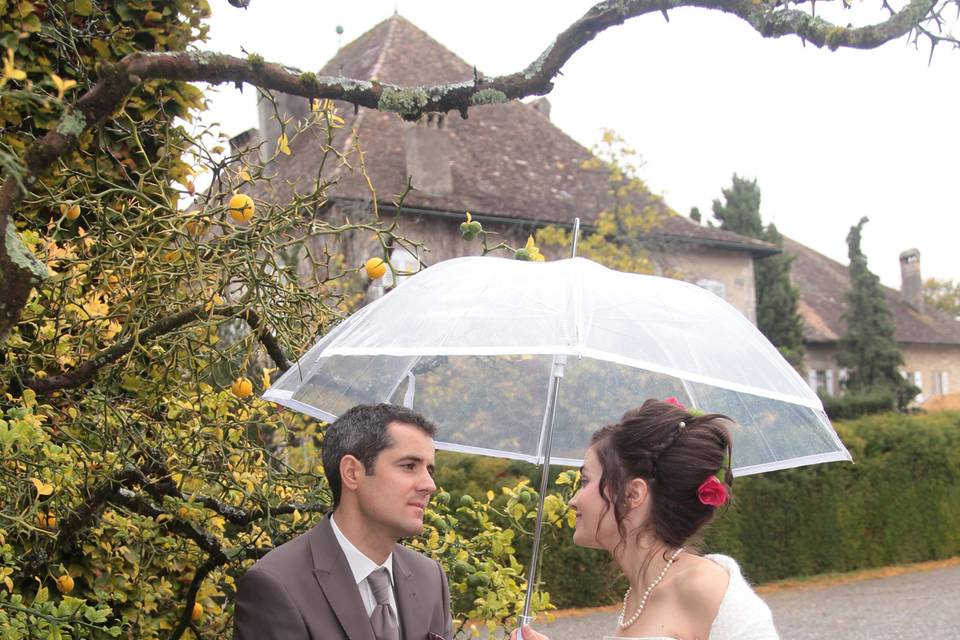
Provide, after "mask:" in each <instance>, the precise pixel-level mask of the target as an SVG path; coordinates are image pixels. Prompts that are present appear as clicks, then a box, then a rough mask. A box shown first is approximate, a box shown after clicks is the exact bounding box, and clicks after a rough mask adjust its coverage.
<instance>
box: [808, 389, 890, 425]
mask: <svg viewBox="0 0 960 640" xmlns="http://www.w3.org/2000/svg"><path fill="white" fill-rule="evenodd" d="M820 399H821V400H822V401H823V408H824V409H825V410H826V412H827V415H828V416H829V417H830V419H831V420H853V419H855V418H859V417H861V416H867V415H871V414H875V413H884V412H887V411H893V410H894V409H896V408H897V397H896V395H895V394H894V393H893V392H892V391H889V390H887V389H868V390H866V391H861V392H848V393H846V394H844V395H842V396H823V397H821V398H820Z"/></svg>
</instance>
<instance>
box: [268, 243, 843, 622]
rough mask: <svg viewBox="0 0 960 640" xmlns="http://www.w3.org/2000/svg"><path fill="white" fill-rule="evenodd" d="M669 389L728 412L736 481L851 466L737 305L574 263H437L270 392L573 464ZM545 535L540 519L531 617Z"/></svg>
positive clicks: (817, 406) (499, 450)
mask: <svg viewBox="0 0 960 640" xmlns="http://www.w3.org/2000/svg"><path fill="white" fill-rule="evenodd" d="M561 380H562V381H563V392H562V393H560V382H561ZM669 396H674V397H676V398H678V399H679V400H680V402H682V403H683V404H684V405H685V406H687V407H690V408H700V409H703V410H705V411H708V412H716V413H722V414H725V415H727V416H730V417H731V418H733V419H734V420H735V421H736V424H734V425H733V426H732V429H731V431H732V435H733V441H734V446H733V460H732V466H733V470H734V473H735V474H736V475H738V476H741V475H747V474H751V473H759V472H762V471H771V470H775V469H785V468H789V467H797V466H801V465H807V464H815V463H821V462H829V461H835V460H850V455H849V453H848V452H847V450H846V448H845V447H844V446H843V443H842V442H841V441H840V439H839V438H838V437H837V435H836V433H835V432H834V430H833V427H832V426H831V424H830V421H829V420H828V419H827V416H826V413H825V412H824V410H823V407H822V404H821V402H820V400H819V398H818V397H817V395H816V394H815V393H814V392H813V391H812V390H811V389H810V388H809V387H808V386H807V384H806V383H805V382H804V380H803V379H802V378H801V377H800V376H799V375H798V374H797V373H796V371H794V369H793V368H792V367H791V366H790V365H789V364H788V363H787V362H786V361H785V360H784V359H783V357H782V356H781V355H780V353H779V352H778V351H777V349H776V348H775V347H773V345H771V344H770V342H769V341H767V339H766V338H765V337H764V336H763V335H762V334H761V333H760V332H759V331H758V330H757V329H756V327H754V326H753V325H752V324H751V323H750V321H749V320H747V319H746V318H745V317H744V316H743V315H741V314H740V312H739V311H737V310H736V309H735V308H734V307H732V306H731V305H729V304H727V303H726V302H725V301H724V300H722V299H721V298H720V297H718V296H716V295H714V294H713V293H710V292H709V291H706V290H705V289H702V288H700V287H697V286H695V285H692V284H689V283H686V282H682V281H680V280H673V279H668V278H660V277H655V276H646V275H638V274H632V273H621V272H618V271H613V270H611V269H607V268H606V267H603V266H601V265H599V264H597V263H595V262H591V261H590V260H586V259H583V258H571V259H567V260H558V261H554V262H545V263H536V262H523V261H517V260H508V259H502V258H492V257H469V258H458V259H454V260H448V261H445V262H441V263H438V264H436V265H434V266H432V267H430V268H429V269H426V270H424V271H422V272H420V273H418V274H417V275H415V276H413V277H412V278H410V279H409V280H407V281H406V282H404V283H403V284H401V285H399V286H398V287H397V288H396V289H395V290H393V291H391V292H390V293H388V294H387V295H385V296H383V297H382V298H380V299H379V300H376V301H375V302H373V303H371V304H369V305H368V306H366V307H364V308H363V309H361V310H360V311H358V312H357V313H355V314H354V315H352V316H351V317H349V318H347V319H346V320H345V321H344V322H342V323H341V324H340V325H339V326H337V327H336V328H335V329H333V330H332V331H330V332H329V333H328V334H327V335H325V336H324V337H323V338H322V339H321V340H320V341H319V342H317V343H316V344H315V345H314V346H313V347H312V348H311V349H310V350H309V351H307V353H306V354H305V355H304V356H303V357H302V358H300V360H299V361H298V362H297V363H296V365H294V366H293V367H291V368H290V369H289V370H288V371H287V372H286V373H285V374H284V375H283V376H281V377H280V378H279V379H278V380H277V382H276V383H275V384H274V385H273V386H272V387H271V388H270V389H269V390H268V391H267V392H266V394H265V395H264V397H265V398H267V399H269V400H272V401H274V402H277V403H279V404H282V405H284V406H287V407H289V408H291V409H295V410H298V411H302V412H304V413H306V414H308V415H311V416H314V417H317V418H320V419H323V420H333V419H335V418H336V416H337V415H339V414H340V413H342V412H343V411H345V410H346V409H348V408H349V407H351V406H353V405H355V404H361V403H376V402H391V403H395V404H401V405H405V406H407V407H411V408H413V409H415V410H416V411H419V412H420V413H422V414H424V415H426V416H427V417H429V418H430V419H431V420H433V421H434V422H436V424H437V425H438V427H439V430H438V433H437V437H436V445H437V448H439V449H446V450H452V451H460V452H468V453H479V454H485V455H492V456H500V457H508V458H514V459H519V460H526V461H529V462H533V463H536V464H542V465H545V466H549V464H550V463H551V462H554V463H559V464H562V465H572V466H579V465H580V464H581V462H582V459H583V455H584V453H585V451H586V449H587V446H588V445H589V437H590V434H591V433H592V432H593V431H594V430H596V429H597V428H598V427H600V426H602V425H604V424H606V423H608V422H610V421H613V420H616V419H618V418H619V416H621V415H622V414H623V412H624V411H625V410H626V409H628V408H631V407H634V406H637V405H639V404H641V403H642V402H643V400H645V399H647V398H666V397H669ZM546 477H547V469H546V468H545V469H544V473H543V481H542V485H541V491H540V498H541V501H542V500H543V497H544V495H545V493H546V491H545V489H546V484H545V483H546ZM541 506H542V504H541ZM541 511H542V510H541ZM539 531H540V519H539V518H538V520H537V525H536V530H535V536H534V551H533V558H534V561H533V562H531V567H530V578H529V581H528V592H527V601H526V604H525V608H524V615H525V616H527V615H528V614H529V603H530V597H531V595H532V593H533V588H534V580H535V567H536V562H535V559H536V558H537V551H538V545H539Z"/></svg>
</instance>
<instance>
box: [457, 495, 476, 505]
mask: <svg viewBox="0 0 960 640" xmlns="http://www.w3.org/2000/svg"><path fill="white" fill-rule="evenodd" d="M474 502H475V501H474V499H473V496H471V495H469V494H464V495H462V496H460V506H461V507H472V506H473V503H474Z"/></svg>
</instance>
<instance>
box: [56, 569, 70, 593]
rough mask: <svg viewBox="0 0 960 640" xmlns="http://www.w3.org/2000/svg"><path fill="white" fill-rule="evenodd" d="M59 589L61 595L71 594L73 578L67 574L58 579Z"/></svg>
mask: <svg viewBox="0 0 960 640" xmlns="http://www.w3.org/2000/svg"><path fill="white" fill-rule="evenodd" d="M57 589H59V590H60V593H70V592H71V591H73V578H71V577H70V574H69V573H65V574H63V575H62V576H60V577H59V578H57Z"/></svg>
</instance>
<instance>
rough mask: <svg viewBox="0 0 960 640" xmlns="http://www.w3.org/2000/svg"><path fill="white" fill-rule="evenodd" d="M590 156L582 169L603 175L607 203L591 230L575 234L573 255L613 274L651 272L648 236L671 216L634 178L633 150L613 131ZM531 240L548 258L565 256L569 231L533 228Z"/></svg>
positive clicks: (552, 227) (641, 183)
mask: <svg viewBox="0 0 960 640" xmlns="http://www.w3.org/2000/svg"><path fill="white" fill-rule="evenodd" d="M593 152H594V153H593V157H592V158H591V159H589V160H587V161H585V162H584V163H583V168H584V169H593V170H603V171H606V172H607V174H608V176H609V183H608V185H609V186H608V194H609V196H610V200H611V203H612V204H611V205H610V206H609V207H608V208H607V209H604V210H603V211H601V212H599V213H598V214H597V217H596V222H595V224H594V228H593V229H592V230H590V231H585V232H584V233H582V234H581V238H580V241H579V243H578V244H577V255H578V256H583V257H584V258H590V259H591V260H594V261H596V262H599V263H600V264H602V265H605V266H607V267H610V268H611V269H616V270H618V271H624V272H628V273H630V272H633V273H653V271H654V265H653V263H652V262H651V260H650V256H649V253H648V251H647V243H648V242H649V240H650V234H651V233H652V232H654V231H655V230H656V229H657V227H659V226H660V225H661V224H662V220H663V218H664V217H665V216H671V215H676V214H675V213H674V212H673V211H671V210H670V209H669V208H668V207H667V206H666V204H664V202H663V198H661V197H660V196H658V195H655V194H653V193H651V192H650V189H649V188H648V187H647V185H646V183H644V181H643V180H641V179H640V178H639V177H638V175H637V174H638V169H639V162H638V160H637V152H636V150H635V149H633V148H631V147H630V146H629V145H627V144H626V142H625V141H624V140H623V138H621V137H620V136H619V135H617V134H616V133H615V132H613V131H611V130H609V129H606V130H604V132H603V138H602V140H601V142H600V144H598V145H597V146H595V147H594V149H593ZM536 238H537V242H539V243H540V245H541V246H542V247H543V248H544V249H545V250H546V251H548V253H549V254H550V255H553V256H556V257H567V256H569V255H570V246H571V244H572V234H571V231H568V230H566V229H563V228H560V227H558V226H556V225H549V226H547V227H543V228H541V229H538V230H537V234H536Z"/></svg>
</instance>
